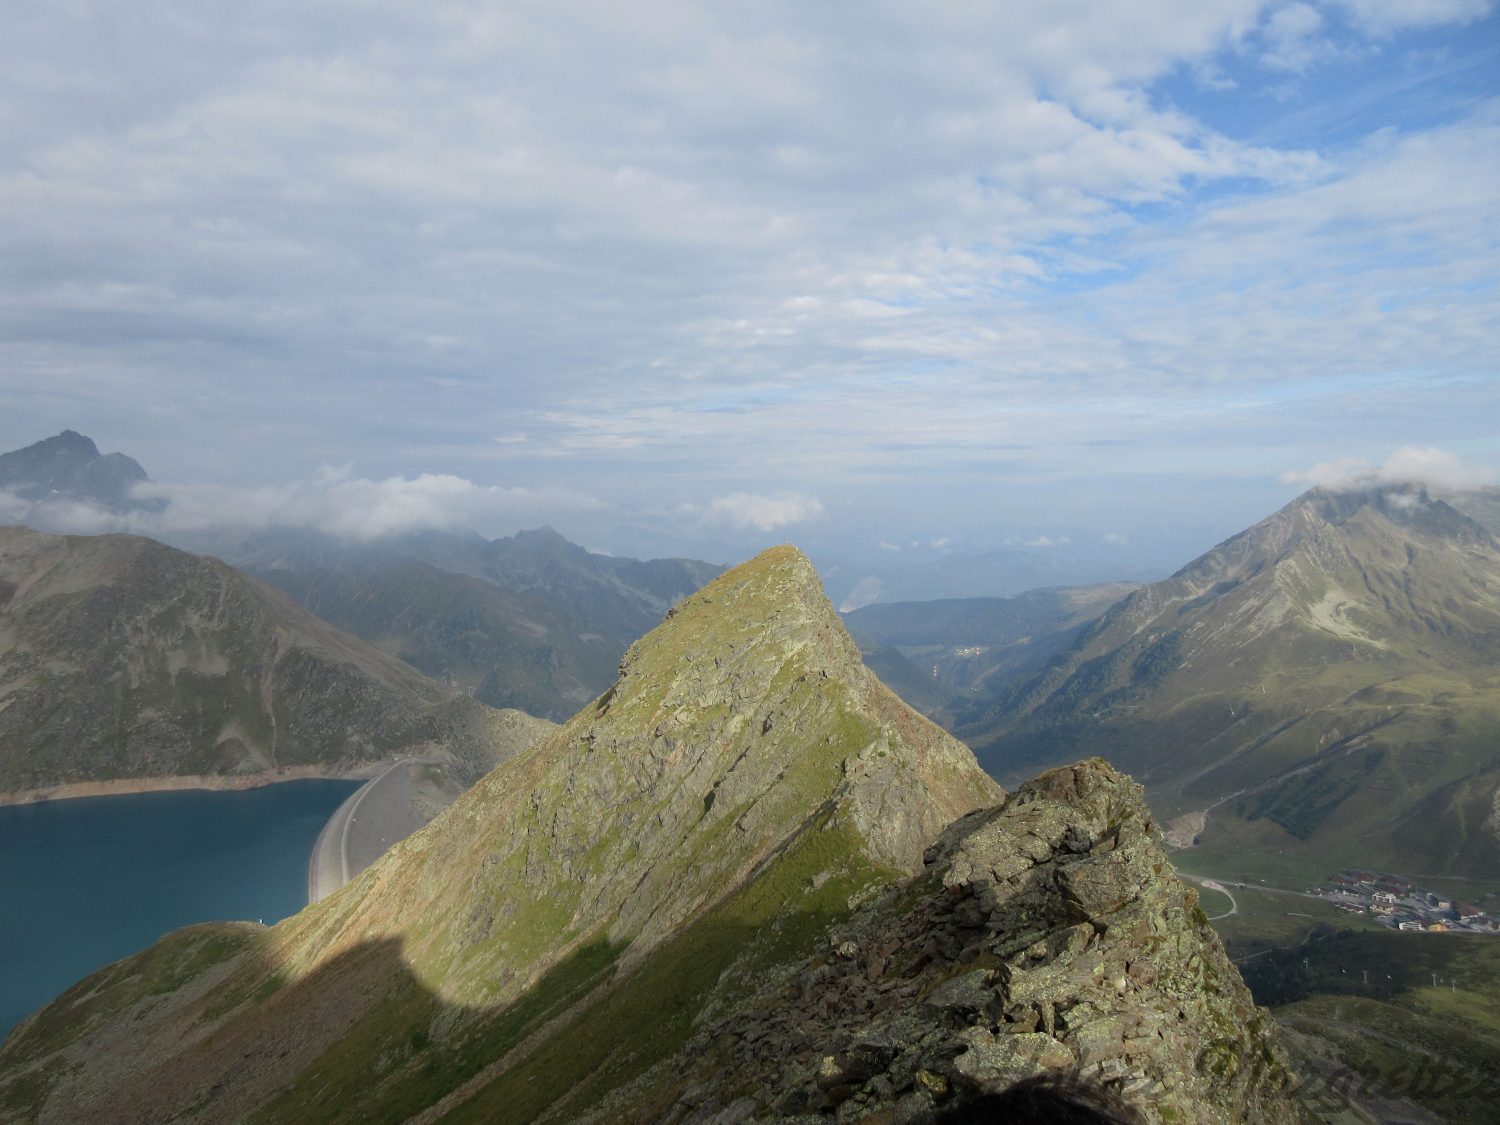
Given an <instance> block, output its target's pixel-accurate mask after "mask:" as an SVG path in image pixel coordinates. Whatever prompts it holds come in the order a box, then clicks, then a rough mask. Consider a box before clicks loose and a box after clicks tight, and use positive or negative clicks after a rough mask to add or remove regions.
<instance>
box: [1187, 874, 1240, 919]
mask: <svg viewBox="0 0 1500 1125" xmlns="http://www.w3.org/2000/svg"><path fill="white" fill-rule="evenodd" d="M1185 877H1187V879H1188V880H1190V882H1196V883H1199V885H1200V886H1206V888H1208V889H1211V891H1218V892H1220V894H1223V895H1224V897H1226V898H1229V909H1227V910H1226V912H1224V913H1215V915H1211V916H1209V921H1211V922H1217V921H1218V919H1220V918H1229V916H1230V915H1232V913H1239V903H1238V901H1235V895H1233V894H1230V892H1229V888H1227V886H1224V883H1221V882H1218V880H1217V879H1209V877H1206V876H1202V874H1190V876H1185ZM1241 886H1244V883H1241Z"/></svg>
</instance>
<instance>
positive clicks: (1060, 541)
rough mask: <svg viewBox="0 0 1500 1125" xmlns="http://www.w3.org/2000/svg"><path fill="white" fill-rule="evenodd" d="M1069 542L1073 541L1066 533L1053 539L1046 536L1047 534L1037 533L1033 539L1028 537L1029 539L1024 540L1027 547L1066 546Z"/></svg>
mask: <svg viewBox="0 0 1500 1125" xmlns="http://www.w3.org/2000/svg"><path fill="white" fill-rule="evenodd" d="M1071 542H1073V540H1071V539H1069V538H1068V537H1067V536H1066V535H1059V536H1058V537H1057V538H1055V539H1054V538H1052V537H1051V536H1048V535H1038V536H1037V537H1036V538H1035V539H1029V540H1027V541H1026V546H1028V547H1066V546H1067V545H1068V544H1069V543H1071Z"/></svg>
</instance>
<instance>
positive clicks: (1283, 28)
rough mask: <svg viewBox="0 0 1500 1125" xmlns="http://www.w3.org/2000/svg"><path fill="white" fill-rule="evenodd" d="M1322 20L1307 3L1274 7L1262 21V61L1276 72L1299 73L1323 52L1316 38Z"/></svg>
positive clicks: (1321, 45) (1318, 38) (1322, 46)
mask: <svg viewBox="0 0 1500 1125" xmlns="http://www.w3.org/2000/svg"><path fill="white" fill-rule="evenodd" d="M1322 29H1323V17H1322V16H1321V15H1319V14H1318V10H1317V9H1316V8H1314V7H1312V6H1311V5H1310V4H1300V3H1297V4H1288V5H1286V6H1285V7H1283V8H1277V9H1276V10H1275V11H1274V12H1272V13H1271V15H1270V17H1269V18H1268V19H1267V20H1266V26H1265V30H1264V35H1265V38H1266V43H1267V48H1268V49H1267V51H1266V53H1265V54H1264V55H1263V56H1262V60H1261V61H1262V62H1264V63H1265V64H1266V65H1267V66H1270V67H1273V68H1275V69H1278V70H1290V71H1297V72H1300V71H1303V70H1306V69H1307V68H1308V67H1309V66H1311V65H1312V64H1313V63H1314V62H1316V61H1318V60H1319V59H1320V58H1321V57H1322V56H1323V54H1324V52H1325V50H1326V44H1325V43H1324V42H1323V41H1322V40H1321V38H1320V37H1319V34H1318V33H1319V32H1320V31H1322Z"/></svg>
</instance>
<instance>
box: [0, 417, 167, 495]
mask: <svg viewBox="0 0 1500 1125" xmlns="http://www.w3.org/2000/svg"><path fill="white" fill-rule="evenodd" d="M146 479H147V477H146V470H145V469H143V468H141V466H140V465H139V464H138V463H137V462H136V461H134V460H133V459H131V458H129V457H127V456H125V454H123V453H110V454H101V453H100V452H99V447H98V446H97V445H95V444H94V443H93V441H92V440H91V439H89V438H86V437H84V436H83V435H82V434H80V433H76V432H74V431H73V430H64V431H63V432H62V433H60V434H58V435H57V436H56V437H50V438H47V439H46V440H44V441H39V442H37V443H35V444H34V445H28V446H27V447H26V448H24V449H15V450H12V451H11V452H9V453H0V489H4V490H6V491H9V492H14V493H15V494H16V495H17V496H20V497H21V498H22V499H23V500H44V499H46V498H47V497H49V496H51V495H52V494H54V493H59V494H61V495H63V496H66V497H70V498H74V499H80V500H88V501H92V502H93V503H95V504H100V505H103V506H104V507H106V508H110V509H112V510H116V511H118V510H123V509H126V508H132V507H140V506H142V505H141V504H139V503H138V502H136V501H134V500H133V499H132V498H131V495H130V490H131V487H132V486H133V485H135V484H138V483H140V482H142V481H145V480H146Z"/></svg>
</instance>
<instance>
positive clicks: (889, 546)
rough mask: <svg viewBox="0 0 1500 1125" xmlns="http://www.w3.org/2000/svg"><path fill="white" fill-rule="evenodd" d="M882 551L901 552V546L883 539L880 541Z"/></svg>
mask: <svg viewBox="0 0 1500 1125" xmlns="http://www.w3.org/2000/svg"><path fill="white" fill-rule="evenodd" d="M880 549H881V550H882V551H899V550H901V544H899V543H888V542H886V541H885V540H884V539H882V540H881V541H880Z"/></svg>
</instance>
